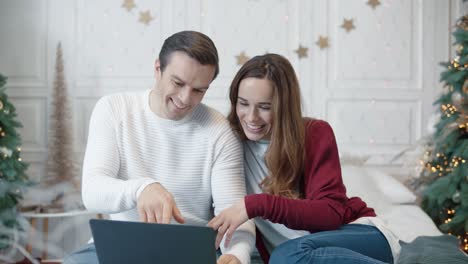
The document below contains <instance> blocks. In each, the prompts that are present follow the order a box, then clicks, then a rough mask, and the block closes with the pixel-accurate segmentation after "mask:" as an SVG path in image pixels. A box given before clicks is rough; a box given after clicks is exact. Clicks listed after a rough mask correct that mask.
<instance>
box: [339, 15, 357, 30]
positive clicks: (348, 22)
mask: <svg viewBox="0 0 468 264" xmlns="http://www.w3.org/2000/svg"><path fill="white" fill-rule="evenodd" d="M353 20H354V19H352V18H351V19H346V18H345V19H344V20H343V25H341V27H342V28H344V29H345V30H346V32H348V33H349V32H350V31H351V30H353V29H355V28H356V27H355V26H354V21H353Z"/></svg>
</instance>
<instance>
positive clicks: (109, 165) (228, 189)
mask: <svg viewBox="0 0 468 264" xmlns="http://www.w3.org/2000/svg"><path fill="white" fill-rule="evenodd" d="M218 72H219V64H218V54H217V50H216V47H215V46H214V44H213V42H212V41H211V39H209V38H208V37H207V36H205V35H203V34H201V33H199V32H193V31H183V32H179V33H176V34H174V35H172V36H170V37H169V38H168V39H166V40H165V42H164V44H163V46H162V48H161V51H160V53H159V58H158V59H157V60H156V63H155V77H156V84H155V86H154V88H153V89H151V90H148V91H144V92H133V93H125V94H116V95H111V96H106V97H103V98H102V99H101V100H99V101H98V103H97V104H96V106H95V108H94V111H93V114H92V116H91V120H90V126H89V136H88V143H87V147H86V153H85V158H84V164H83V189H82V194H83V201H84V204H85V206H86V207H87V209H88V210H93V211H97V212H101V213H108V214H110V217H111V219H115V220H127V221H138V220H140V221H143V222H150V223H170V222H171V220H172V218H174V220H175V221H177V222H179V223H187V224H192V225H206V224H207V223H208V221H209V220H210V219H211V218H212V217H213V213H212V212H213V206H214V213H215V214H218V213H219V212H221V210H222V209H223V208H227V207H228V206H229V205H231V204H232V203H234V202H235V201H236V200H238V199H240V198H242V197H244V195H245V185H244V176H243V159H242V149H241V145H240V142H239V141H238V140H237V139H236V137H235V136H234V134H233V133H232V131H231V129H230V127H229V124H228V123H227V121H226V120H225V118H224V117H223V116H222V115H221V114H220V113H218V112H217V111H215V110H213V109H211V108H209V107H207V106H205V105H203V104H201V103H200V102H201V100H202V98H203V96H204V95H205V93H206V91H207V90H208V87H209V85H210V83H211V82H212V81H213V80H214V79H215V78H216V75H217V74H218ZM254 229H255V227H254V225H253V223H247V224H246V225H244V226H241V227H240V228H239V229H238V230H236V231H235V232H234V237H233V239H232V242H231V243H233V244H232V245H231V246H229V248H222V252H223V255H222V256H220V258H219V259H218V263H232V264H234V263H248V262H249V259H250V255H249V254H250V251H251V249H252V248H253V246H254V240H255V238H254V236H255V234H254ZM213 246H214V245H213ZM93 262H95V263H97V257H96V252H95V248H94V244H89V245H88V246H87V247H85V248H84V249H82V250H79V251H77V252H75V253H73V254H72V255H70V256H69V257H68V258H67V259H65V263H93Z"/></svg>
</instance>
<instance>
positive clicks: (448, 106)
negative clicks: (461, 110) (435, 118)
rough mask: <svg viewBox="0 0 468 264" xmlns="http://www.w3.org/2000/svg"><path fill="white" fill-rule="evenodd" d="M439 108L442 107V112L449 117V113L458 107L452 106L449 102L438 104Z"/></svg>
mask: <svg viewBox="0 0 468 264" xmlns="http://www.w3.org/2000/svg"><path fill="white" fill-rule="evenodd" d="M440 108H441V109H442V112H444V114H445V115H446V116H447V117H450V116H451V115H453V114H455V113H456V112H457V111H458V109H457V108H456V107H455V106H454V105H451V104H446V105H445V104H443V105H441V106H440Z"/></svg>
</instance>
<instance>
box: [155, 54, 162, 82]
mask: <svg viewBox="0 0 468 264" xmlns="http://www.w3.org/2000/svg"><path fill="white" fill-rule="evenodd" d="M161 74H162V72H161V62H160V61H159V59H156V61H155V62H154V76H155V77H156V79H157V80H160V79H161Z"/></svg>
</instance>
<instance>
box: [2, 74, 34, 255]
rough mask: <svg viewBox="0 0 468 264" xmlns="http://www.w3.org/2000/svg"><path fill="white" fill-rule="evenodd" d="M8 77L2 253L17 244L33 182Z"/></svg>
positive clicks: (4, 105) (4, 108)
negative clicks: (20, 208)
mask: <svg viewBox="0 0 468 264" xmlns="http://www.w3.org/2000/svg"><path fill="white" fill-rule="evenodd" d="M5 84H6V77H4V76H3V75H1V74H0V249H5V248H8V247H9V246H10V245H12V244H14V243H15V241H14V237H15V233H16V234H17V232H18V231H21V226H20V222H19V212H18V211H17V205H18V202H19V201H20V200H21V199H22V194H23V191H24V189H25V187H27V186H29V185H30V181H29V180H28V177H27V175H26V173H25V171H26V169H27V165H26V164H25V163H24V162H23V161H22V160H21V157H20V154H21V148H20V145H21V139H20V136H19V135H18V133H17V132H16V129H17V128H19V127H21V124H20V123H19V122H18V121H17V120H16V109H15V107H14V106H13V104H11V102H10V101H9V100H8V96H7V95H6V93H5V88H4V86H5Z"/></svg>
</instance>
